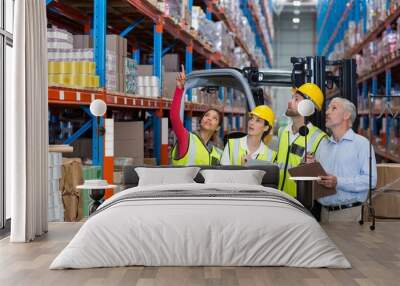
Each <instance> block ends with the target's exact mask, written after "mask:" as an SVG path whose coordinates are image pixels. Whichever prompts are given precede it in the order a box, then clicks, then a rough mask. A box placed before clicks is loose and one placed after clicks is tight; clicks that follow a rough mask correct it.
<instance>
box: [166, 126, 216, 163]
mask: <svg viewBox="0 0 400 286" xmlns="http://www.w3.org/2000/svg"><path fill="white" fill-rule="evenodd" d="M176 154H177V146H174V148H173V150H172V156H171V157H172V164H173V165H179V166H190V165H206V166H209V165H211V164H212V163H214V164H219V161H220V160H221V156H222V151H221V150H220V149H218V148H217V147H215V146H213V147H212V149H211V152H209V151H208V149H207V147H206V146H205V145H204V144H203V142H202V141H201V139H200V138H199V137H198V136H197V135H196V134H193V133H192V132H189V146H188V150H187V152H186V154H185V155H184V156H183V157H182V158H180V159H175V158H176ZM213 158H214V159H213Z"/></svg>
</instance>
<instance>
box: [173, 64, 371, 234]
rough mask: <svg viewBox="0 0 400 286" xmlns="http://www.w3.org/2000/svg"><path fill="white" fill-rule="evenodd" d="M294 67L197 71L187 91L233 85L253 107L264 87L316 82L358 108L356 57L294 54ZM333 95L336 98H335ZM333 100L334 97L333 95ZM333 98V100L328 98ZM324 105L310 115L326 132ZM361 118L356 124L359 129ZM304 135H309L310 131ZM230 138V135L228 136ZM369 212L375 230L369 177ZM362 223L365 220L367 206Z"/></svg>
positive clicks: (230, 86)
mask: <svg viewBox="0 0 400 286" xmlns="http://www.w3.org/2000/svg"><path fill="white" fill-rule="evenodd" d="M290 62H291V64H292V66H293V68H292V70H288V71H285V70H275V69H258V68H256V67H245V68H242V69H237V68H223V69H212V70H197V71H193V72H191V73H190V74H189V75H188V76H187V80H186V83H185V91H184V92H185V93H186V91H187V90H190V89H192V88H199V87H201V88H206V89H208V90H217V89H219V88H220V87H225V88H233V89H235V90H238V91H240V92H241V93H242V94H243V95H244V96H245V98H246V99H247V108H248V110H252V109H253V108H254V107H256V106H257V105H261V104H264V102H263V96H262V92H263V91H262V89H261V87H262V86H279V87H290V88H298V87H300V86H301V85H302V84H304V83H314V84H316V85H318V86H319V87H320V89H321V90H322V93H323V94H324V95H325V96H326V94H327V91H328V90H332V89H333V88H334V87H336V88H337V91H338V92H336V93H335V95H334V96H333V97H342V98H346V99H348V100H350V101H351V102H353V103H354V105H355V106H356V107H357V73H356V67H357V66H356V62H355V59H342V60H336V61H329V60H327V59H326V58H325V57H323V56H312V57H311V56H310V57H291V58H290ZM333 97H332V98H333ZM330 99H331V98H330ZM328 100H329V99H328ZM326 101H327V99H326V100H325V101H324V104H323V106H322V112H318V113H315V114H313V115H312V116H310V117H309V118H307V120H309V121H310V122H312V123H313V124H314V125H315V126H318V127H319V128H320V129H321V130H323V131H326V128H325V110H326V103H325V102H326ZM183 107H184V103H183V102H182V108H181V116H182V117H183V109H184V108H183ZM357 126H358V119H356V122H355V123H354V124H353V129H354V130H357ZM244 135H245V134H244V133H241V132H235V133H232V134H229V135H228V136H227V138H238V137H242V136H244ZM301 135H302V136H306V135H307V131H305V132H304V134H301ZM225 139H226V138H225ZM369 161H370V170H371V168H372V145H371V144H370V156H369ZM369 177H370V178H369V196H368V205H367V206H366V207H367V208H368V214H369V216H370V217H371V218H372V225H371V226H370V229H371V230H374V229H375V212H374V209H373V207H372V199H371V192H372V187H371V186H372V178H371V172H370V176H369ZM359 223H360V224H361V225H362V224H363V223H364V205H363V207H362V215H361V220H360V221H359Z"/></svg>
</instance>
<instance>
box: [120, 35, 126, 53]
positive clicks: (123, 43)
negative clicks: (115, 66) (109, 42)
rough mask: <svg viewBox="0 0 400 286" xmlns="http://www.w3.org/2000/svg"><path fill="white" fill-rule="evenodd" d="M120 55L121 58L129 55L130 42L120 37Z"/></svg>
mask: <svg viewBox="0 0 400 286" xmlns="http://www.w3.org/2000/svg"><path fill="white" fill-rule="evenodd" d="M119 55H120V56H121V57H126V56H127V55H128V40H127V39H126V38H122V37H120V41H119Z"/></svg>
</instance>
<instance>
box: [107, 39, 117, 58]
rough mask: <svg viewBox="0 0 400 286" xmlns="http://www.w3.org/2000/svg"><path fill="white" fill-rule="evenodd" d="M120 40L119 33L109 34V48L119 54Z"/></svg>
mask: <svg viewBox="0 0 400 286" xmlns="http://www.w3.org/2000/svg"><path fill="white" fill-rule="evenodd" d="M119 41H120V36H118V35H107V50H110V51H112V52H114V53H115V54H116V55H119V52H120V49H119Z"/></svg>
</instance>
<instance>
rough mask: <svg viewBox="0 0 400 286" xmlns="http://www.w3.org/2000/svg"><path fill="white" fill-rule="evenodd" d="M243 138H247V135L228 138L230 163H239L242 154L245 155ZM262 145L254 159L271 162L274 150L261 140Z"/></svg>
mask: <svg viewBox="0 0 400 286" xmlns="http://www.w3.org/2000/svg"><path fill="white" fill-rule="evenodd" d="M243 140H247V136H245V137H242V138H235V139H229V140H228V147H229V161H230V164H231V165H239V166H240V165H241V163H242V162H241V160H242V157H243V156H246V155H247V150H246V149H245V148H243V147H242V145H243V144H242V142H243ZM261 144H263V145H264V148H263V150H262V153H259V154H258V155H257V158H256V160H262V161H267V162H271V163H273V162H274V160H275V157H276V152H275V151H273V150H271V149H269V148H268V147H267V146H266V145H265V144H264V143H263V142H261Z"/></svg>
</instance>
